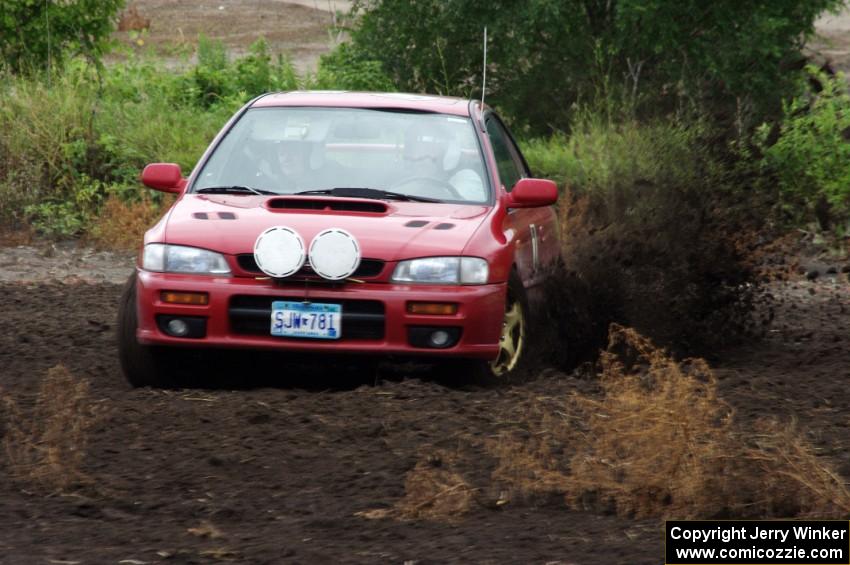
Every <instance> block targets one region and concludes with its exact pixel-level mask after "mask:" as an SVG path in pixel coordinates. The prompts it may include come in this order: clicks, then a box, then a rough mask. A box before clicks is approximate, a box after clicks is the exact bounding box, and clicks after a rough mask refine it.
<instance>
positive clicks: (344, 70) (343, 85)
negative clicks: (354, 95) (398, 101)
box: [311, 43, 396, 92]
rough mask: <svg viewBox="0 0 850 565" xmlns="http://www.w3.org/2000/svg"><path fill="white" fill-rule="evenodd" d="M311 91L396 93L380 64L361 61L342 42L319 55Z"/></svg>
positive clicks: (359, 57) (367, 60)
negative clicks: (313, 89)
mask: <svg viewBox="0 0 850 565" xmlns="http://www.w3.org/2000/svg"><path fill="white" fill-rule="evenodd" d="M311 88H316V89H325V90H328V89H334V90H336V89H339V90H360V91H377V92H393V91H395V90H396V87H395V84H393V81H392V80H390V77H389V76H387V74H386V73H385V72H384V71H383V69H382V68H381V63H380V62H379V61H375V60H371V59H366V58H364V57H363V56H362V55H360V54H358V53H357V52H356V51H355V50H354V49H352V48H351V45H349V44H348V43H341V44H340V45H338V46H337V47H336V49H334V50H333V51H331V52H330V53H327V54H325V55H322V57H321V58H320V59H319V69H318V71H317V73H316V77H315V79H314V80H313V83H312V84H311Z"/></svg>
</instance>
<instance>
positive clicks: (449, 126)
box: [118, 92, 560, 386]
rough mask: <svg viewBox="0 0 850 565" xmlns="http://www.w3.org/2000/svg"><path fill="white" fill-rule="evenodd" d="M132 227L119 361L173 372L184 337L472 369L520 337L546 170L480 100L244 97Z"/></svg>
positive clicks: (512, 350) (150, 372)
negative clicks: (141, 224) (137, 238)
mask: <svg viewBox="0 0 850 565" xmlns="http://www.w3.org/2000/svg"><path fill="white" fill-rule="evenodd" d="M142 182H143V183H144V184H145V185H147V186H148V187H150V188H153V189H155V190H160V191H165V192H173V193H176V194H177V195H178V198H177V200H176V202H175V203H174V205H173V206H172V207H171V209H170V210H169V211H168V212H167V213H166V214H165V215H164V216H163V218H162V219H161V220H160V221H159V222H158V223H157V224H156V225H155V226H154V227H152V228H151V229H150V230H149V231H148V232H147V233H146V234H145V237H144V245H143V247H142V248H141V251H140V253H139V258H138V265H137V268H136V272H135V273H134V274H133V275H132V277H131V278H130V280H129V281H128V284H127V287H126V289H125V292H124V295H123V297H122V301H121V309H120V313H119V325H118V334H119V335H118V338H119V356H120V360H121V366H122V369H123V371H124V374H125V375H126V377H127V379H128V380H129V382H130V383H131V384H132V385H133V386H170V385H173V384H174V381H173V376H172V372H171V370H170V369H171V365H172V360H173V359H174V355H175V354H180V353H181V352H184V351H186V349H187V348H190V349H191V348H195V349H197V348H238V349H246V350H256V349H271V350H277V351H281V352H314V353H323V354H324V353H326V354H337V353H344V354H369V355H380V356H388V357H389V356H391V357H417V358H422V357H431V358H435V359H436V358H439V359H440V360H441V361H451V362H456V363H457V364H458V365H461V364H462V365H464V366H465V369H464V370H467V368H468V370H470V371H472V372H477V373H479V374H484V375H492V376H500V375H505V374H508V373H510V372H511V371H513V370H515V369H516V368H517V367H518V366H519V365H520V363H521V361H522V359H523V354H524V352H525V351H526V349H527V347H526V345H527V344H526V343H525V341H526V336H527V329H528V315H529V309H528V299H529V298H533V295H534V290H535V287H539V285H540V283H541V282H542V279H543V277H545V273H546V271H547V270H546V269H545V267H546V266H547V265H548V264H552V263H555V262H556V261H557V260H558V258H559V254H560V245H559V242H558V227H557V224H556V216H555V213H554V210H553V209H552V205H553V204H555V202H556V200H557V195H558V192H557V187H556V186H555V184H554V183H553V182H551V181H548V180H542V179H535V178H532V175H531V172H530V171H529V168H528V165H527V164H526V162H525V159H524V158H523V156H522V154H521V153H520V150H519V148H518V147H517V145H516V143H515V142H514V140H513V138H512V137H511V135H510V133H509V132H508V130H507V129H506V128H505V125H504V124H503V123H502V121H501V120H500V119H499V117H498V115H497V114H496V113H495V112H494V111H493V110H492V109H490V108H489V107H488V106H486V105H483V104H481V103H479V102H478V101H474V100H473V101H470V100H464V99H459V98H448V97H436V96H422V95H410V94H379V93H348V92H288V93H276V94H266V95H263V96H260V97H258V98H256V99H254V100H252V101H251V102H249V103H248V104H246V105H245V106H244V107H243V108H242V109H241V110H239V112H237V113H236V115H235V116H233V118H231V119H230V121H229V122H228V123H227V124H226V125H225V126H224V128H223V129H222V130H221V132H220V133H219V134H218V136H217V137H216V138H215V140H214V141H213V142H212V144H211V145H210V147H209V148H208V149H207V151H206V153H205V154H204V155H203V157H202V158H201V160H200V161H199V163H198V165H197V166H196V167H195V170H194V171H193V172H192V174H191V175H190V176H189V177H188V178H184V177H183V176H182V173H181V171H180V167H179V166H178V165H176V164H173V163H154V164H151V165H148V166H147V167H146V168H145V170H144V172H143V173H142Z"/></svg>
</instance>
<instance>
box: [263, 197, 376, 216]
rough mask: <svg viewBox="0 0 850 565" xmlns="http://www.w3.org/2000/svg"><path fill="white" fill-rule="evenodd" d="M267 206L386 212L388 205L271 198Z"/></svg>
mask: <svg viewBox="0 0 850 565" xmlns="http://www.w3.org/2000/svg"><path fill="white" fill-rule="evenodd" d="M266 207H267V208H268V209H269V210H272V211H275V212H277V211H280V212H285V211H289V210H292V211H299V212H303V211H305V210H314V211H321V212H359V213H367V214H386V213H387V209H388V208H387V205H386V204H385V203H383V202H379V201H369V200H347V199H342V198H291V197H289V198H270V199H269V200H268V201H267V202H266Z"/></svg>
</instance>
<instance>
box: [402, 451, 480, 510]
mask: <svg viewBox="0 0 850 565" xmlns="http://www.w3.org/2000/svg"><path fill="white" fill-rule="evenodd" d="M450 461H451V458H450V457H449V455H448V454H446V453H443V452H438V453H435V454H432V455H430V456H428V457H427V458H426V459H424V460H422V461H419V462H418V463H417V464H416V466H415V467H414V468H413V469H411V470H410V471H408V472H407V477H406V478H405V482H404V491H405V494H404V498H402V499H401V500H400V501H398V503H397V504H396V506H395V511H396V512H395V513H396V515H398V516H399V517H401V518H405V519H426V520H435V521H444V522H453V521H455V520H457V519H459V518H460V517H461V516H463V515H464V514H466V513H467V512H468V511H469V509H470V508H471V507H472V503H473V500H474V497H473V495H474V493H475V490H476V489H474V488H472V486H471V485H470V484H469V483H468V482H467V481H466V479H464V478H463V476H462V475H461V474H460V473H458V472H456V471H455V470H454V469H453V466H452V465H451V462H450Z"/></svg>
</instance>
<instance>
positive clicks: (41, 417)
mask: <svg viewBox="0 0 850 565" xmlns="http://www.w3.org/2000/svg"><path fill="white" fill-rule="evenodd" d="M0 402H2V406H3V408H4V412H5V414H4V416H5V418H4V420H5V422H4V424H5V433H4V435H3V449H4V451H5V454H6V458H5V460H6V467H7V469H8V472H9V474H10V475H11V476H12V478H14V479H16V480H19V481H22V482H26V483H30V484H34V485H36V486H39V487H43V488H47V489H50V490H66V489H68V488H70V487H72V486H73V485H75V484H80V483H82V482H85V480H86V477H85V475H84V474H83V472H82V470H81V466H82V462H83V458H84V457H85V452H86V446H87V443H88V432H89V430H90V429H91V428H92V426H93V425H94V424H95V422H96V421H97V420H98V412H99V411H98V410H97V407H96V406H95V405H94V404H93V403H92V402H91V399H90V396H89V383H88V381H85V380H80V379H77V378H75V377H74V376H73V375H72V374H71V373H70V372H69V371H68V369H67V368H65V367H64V366H63V365H57V366H55V367H53V368H52V369H49V370H48V371H47V375H46V376H45V377H44V379H43V380H42V382H41V386H40V388H39V391H38V395H37V396H36V400H35V406H34V407H33V409H32V411H31V412H30V413H29V415H25V414H24V412H23V411H22V410H21V407H20V405H19V404H18V402H17V401H15V399H13V398H12V397H11V396H10V395H8V394H3V395H2V396H0Z"/></svg>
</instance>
